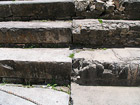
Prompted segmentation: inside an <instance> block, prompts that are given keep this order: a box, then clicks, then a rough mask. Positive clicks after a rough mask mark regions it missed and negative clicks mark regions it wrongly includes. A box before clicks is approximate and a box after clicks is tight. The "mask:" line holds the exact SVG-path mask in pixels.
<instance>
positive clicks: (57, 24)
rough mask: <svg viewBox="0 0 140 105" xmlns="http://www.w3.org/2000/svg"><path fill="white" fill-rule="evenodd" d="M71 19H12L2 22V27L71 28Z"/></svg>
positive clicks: (0, 26) (0, 25)
mask: <svg viewBox="0 0 140 105" xmlns="http://www.w3.org/2000/svg"><path fill="white" fill-rule="evenodd" d="M44 21H45V20H44ZM71 25H72V22H71V21H45V22H43V20H42V21H31V22H23V21H22V22H21V21H16V22H15V21H11V22H0V28H8V29H9V28H17V29H22V28H29V29H30V28H33V29H34V28H35V29H36V28H71Z"/></svg>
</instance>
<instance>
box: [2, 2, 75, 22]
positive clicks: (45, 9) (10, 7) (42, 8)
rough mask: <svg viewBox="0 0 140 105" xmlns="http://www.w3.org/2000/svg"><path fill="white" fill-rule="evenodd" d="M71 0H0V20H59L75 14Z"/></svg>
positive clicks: (69, 17)
mask: <svg viewBox="0 0 140 105" xmlns="http://www.w3.org/2000/svg"><path fill="white" fill-rule="evenodd" d="M74 11H75V7H74V3H73V0H31V1H1V2H0V20H1V21H4V20H5V21H6V20H26V21H28V20H36V19H37V20H40V19H41V20H46V19H47V20H48V19H52V20H55V19H57V20H59V19H71V18H72V17H73V16H74V15H75V12H74Z"/></svg>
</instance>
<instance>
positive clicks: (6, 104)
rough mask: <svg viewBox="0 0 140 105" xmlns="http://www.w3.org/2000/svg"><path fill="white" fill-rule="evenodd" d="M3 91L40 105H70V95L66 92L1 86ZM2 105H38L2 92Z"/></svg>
mask: <svg viewBox="0 0 140 105" xmlns="http://www.w3.org/2000/svg"><path fill="white" fill-rule="evenodd" d="M0 88H1V89H4V90H7V91H10V92H12V93H15V94H17V95H20V96H24V97H26V98H28V99H31V100H33V101H36V102H37V103H39V104H40V105H68V104H69V95H68V94H67V93H64V92H60V91H56V90H52V89H43V88H23V87H13V86H0ZM0 104H1V105H36V104H34V103H32V102H30V101H27V100H24V99H22V98H20V97H17V96H14V95H11V94H7V93H5V92H2V91H0Z"/></svg>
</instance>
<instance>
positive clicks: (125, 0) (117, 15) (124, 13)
mask: <svg viewBox="0 0 140 105" xmlns="http://www.w3.org/2000/svg"><path fill="white" fill-rule="evenodd" d="M79 7H80V8H84V9H79ZM75 8H76V16H77V18H103V19H130V20H132V19H133V20H135V19H136V20H139V19H140V11H139V8H140V1H139V0H75Z"/></svg>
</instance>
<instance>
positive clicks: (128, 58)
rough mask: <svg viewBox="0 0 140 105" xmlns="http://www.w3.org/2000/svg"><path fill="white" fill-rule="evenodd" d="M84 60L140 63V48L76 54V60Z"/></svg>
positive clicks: (107, 49)
mask: <svg viewBox="0 0 140 105" xmlns="http://www.w3.org/2000/svg"><path fill="white" fill-rule="evenodd" d="M78 58H84V59H86V60H93V61H99V62H110V63H119V62H120V63H123V62H124V63H125V62H126V63H138V64H139V63H140V48H111V49H109V48H103V49H98V50H96V49H95V50H94V49H92V50H89V51H88V50H85V51H79V52H78V53H75V56H74V59H78Z"/></svg>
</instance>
